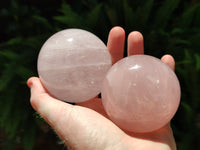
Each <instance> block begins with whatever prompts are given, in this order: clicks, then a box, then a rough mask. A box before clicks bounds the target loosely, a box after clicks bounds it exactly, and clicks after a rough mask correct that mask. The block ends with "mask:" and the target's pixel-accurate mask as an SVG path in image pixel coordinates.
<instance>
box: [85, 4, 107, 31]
mask: <svg viewBox="0 0 200 150" xmlns="http://www.w3.org/2000/svg"><path fill="white" fill-rule="evenodd" d="M102 6H103V5H102V4H101V3H100V4H98V5H96V6H95V7H94V8H93V9H92V10H91V12H90V13H88V15H87V17H86V18H87V19H86V24H87V25H88V26H89V27H91V28H94V29H95V27H96V26H97V24H99V22H98V21H99V20H100V18H101V17H102V15H101V12H102Z"/></svg>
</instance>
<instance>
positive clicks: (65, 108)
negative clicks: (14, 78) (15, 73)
mask: <svg viewBox="0 0 200 150" xmlns="http://www.w3.org/2000/svg"><path fill="white" fill-rule="evenodd" d="M27 84H28V86H29V87H30V88H31V99H30V101H31V105H32V107H33V108H34V109H35V110H36V111H37V112H38V113H39V114H40V115H41V116H42V117H43V118H44V119H45V120H46V121H47V122H48V123H49V124H50V125H51V126H52V127H53V128H54V129H55V131H56V132H57V134H58V135H59V136H60V137H61V139H62V140H64V142H65V143H66V145H68V146H69V147H71V148H73V149H77V150H79V149H87V150H94V149H95V150H98V149H99V150H102V149H106V147H110V146H111V145H112V146H115V145H117V144H118V143H119V142H120V143H121V141H122V139H123V138H124V136H125V134H124V132H123V131H121V130H120V129H119V128H118V127H117V126H116V125H115V124H113V123H112V122H111V121H110V120H108V119H106V118H105V117H103V116H102V115H100V114H98V113H97V112H95V111H94V110H92V109H89V108H85V107H81V106H76V105H71V104H68V103H65V102H62V101H59V100H57V99H55V98H53V97H51V96H50V95H49V94H48V93H47V92H46V90H45V88H44V87H43V86H42V83H41V81H40V79H39V78H36V77H32V78H30V79H29V80H28V82H27Z"/></svg>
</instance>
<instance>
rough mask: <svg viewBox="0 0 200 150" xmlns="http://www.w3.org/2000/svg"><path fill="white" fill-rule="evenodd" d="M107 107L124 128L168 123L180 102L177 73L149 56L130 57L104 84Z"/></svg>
mask: <svg viewBox="0 0 200 150" xmlns="http://www.w3.org/2000/svg"><path fill="white" fill-rule="evenodd" d="M102 99H103V105H104V108H105V110H106V112H107V114H108V116H109V117H110V118H111V120H112V121H113V122H115V123H116V124H117V125H118V126H119V127H120V128H122V129H125V130H127V131H132V132H151V131H154V130H156V129H159V128H161V127H163V126H164V125H166V124H167V123H168V122H169V121H170V120H171V119H172V117H173V116H174V114H175V112H176V111H177V108H178V106H179V102H180V85H179V81H178V79H177V77H176V75H175V73H174V72H173V71H172V70H171V69H170V68H169V67H168V66H167V65H166V64H165V63H163V62H162V61H161V60H159V59H157V58H155V57H152V56H148V55H134V56H129V57H126V58H124V59H122V60H120V61H119V62H117V63H116V64H114V65H113V66H112V67H111V69H110V70H109V71H108V73H107V75H106V77H105V79H104V82H103V86H102Z"/></svg>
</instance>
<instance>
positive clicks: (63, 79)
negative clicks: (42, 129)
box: [38, 29, 111, 102]
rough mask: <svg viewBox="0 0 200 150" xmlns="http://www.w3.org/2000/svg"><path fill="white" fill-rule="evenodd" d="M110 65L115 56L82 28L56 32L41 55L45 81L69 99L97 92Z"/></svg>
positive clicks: (57, 94) (78, 99) (55, 93)
mask: <svg viewBox="0 0 200 150" xmlns="http://www.w3.org/2000/svg"><path fill="white" fill-rule="evenodd" d="M110 67H111V57H110V54H109V52H108V50H107V47H106V46H105V44H104V43H103V42H102V41H101V40H100V39H99V38H98V37H97V36H95V35H94V34H92V33H90V32H88V31H85V30H81V29H67V30H62V31H60V32H58V33H56V34H54V35H53V36H51V37H50V38H49V39H48V40H47V41H46V42H45V43H44V45H43V46H42V48H41V50H40V53H39V56H38V74H39V77H40V79H41V81H42V83H43V85H44V86H45V88H46V89H47V91H48V92H49V93H50V94H51V95H52V96H54V97H56V98H58V99H60V100H63V101H67V102H83V101H86V100H89V99H91V98H93V97H95V96H97V95H98V94H99V93H100V90H101V86H102V81H103V79H104V77H105V75H106V73H107V71H108V69H109V68H110Z"/></svg>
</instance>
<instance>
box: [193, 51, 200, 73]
mask: <svg viewBox="0 0 200 150" xmlns="http://www.w3.org/2000/svg"><path fill="white" fill-rule="evenodd" d="M194 57H195V61H196V69H197V70H200V55H198V54H195V55H194Z"/></svg>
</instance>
